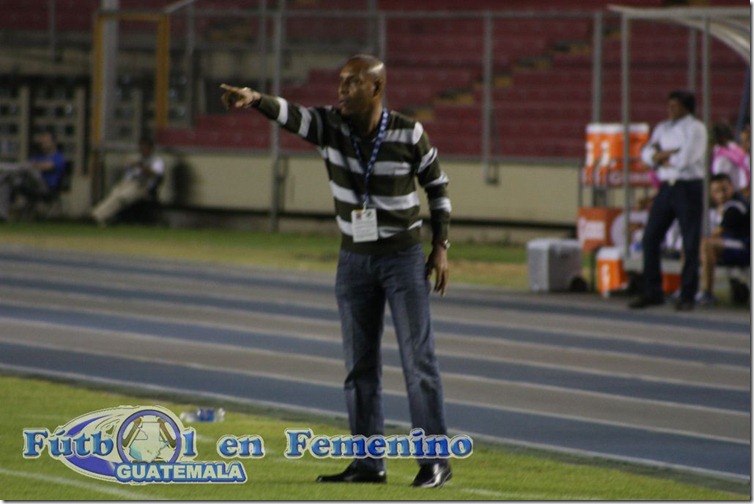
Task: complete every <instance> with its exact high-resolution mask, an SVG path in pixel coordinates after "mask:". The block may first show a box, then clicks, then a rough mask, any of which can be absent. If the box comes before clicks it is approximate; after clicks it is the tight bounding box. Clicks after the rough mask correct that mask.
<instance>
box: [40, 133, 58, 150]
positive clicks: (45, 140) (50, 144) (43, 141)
mask: <svg viewBox="0 0 754 504" xmlns="http://www.w3.org/2000/svg"><path fill="white" fill-rule="evenodd" d="M37 144H38V145H39V148H40V150H41V151H42V152H45V153H51V152H55V148H56V147H55V140H53V138H52V135H50V134H49V133H40V134H39V135H38V136H37Z"/></svg>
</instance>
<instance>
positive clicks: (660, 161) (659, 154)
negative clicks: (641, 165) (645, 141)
mask: <svg viewBox="0 0 754 504" xmlns="http://www.w3.org/2000/svg"><path fill="white" fill-rule="evenodd" d="M679 150H680V149H672V150H664V151H663V150H658V151H656V152H655V153H654V154H653V155H652V161H653V162H654V164H655V166H662V165H665V164H668V160H669V159H670V156H672V155H673V154H675V153H676V152H678V151H679Z"/></svg>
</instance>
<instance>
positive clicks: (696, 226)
mask: <svg viewBox="0 0 754 504" xmlns="http://www.w3.org/2000/svg"><path fill="white" fill-rule="evenodd" d="M703 195H704V182H703V181H702V180H678V181H676V182H675V183H674V184H670V183H668V182H663V183H662V184H661V185H660V190H659V192H658V193H657V196H656V197H655V199H654V202H653V203H652V208H651V209H650V211H649V218H648V219H647V226H646V228H645V229H644V237H643V238H642V249H643V251H644V294H645V295H646V296H647V297H648V298H651V299H655V300H657V299H662V298H663V292H662V272H661V270H660V259H661V256H660V246H661V245H662V242H663V241H664V239H665V234H666V233H667V231H668V229H669V228H670V225H671V224H672V223H673V221H674V220H675V219H678V224H679V226H680V228H681V237H682V238H683V269H682V270H681V300H683V301H693V300H694V297H695V296H696V291H697V290H698V288H699V244H700V241H701V236H702V214H703V199H702V198H703V197H704V196H703Z"/></svg>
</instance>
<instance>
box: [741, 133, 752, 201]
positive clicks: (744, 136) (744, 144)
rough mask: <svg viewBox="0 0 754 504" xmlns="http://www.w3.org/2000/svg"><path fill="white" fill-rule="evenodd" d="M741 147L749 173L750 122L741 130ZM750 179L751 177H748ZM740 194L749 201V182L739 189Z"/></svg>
mask: <svg viewBox="0 0 754 504" xmlns="http://www.w3.org/2000/svg"><path fill="white" fill-rule="evenodd" d="M740 143H741V149H742V150H743V151H744V162H745V163H746V168H747V169H748V171H749V174H751V124H747V125H746V127H744V129H743V130H742V131H741V142H740ZM749 180H751V177H750V179H749ZM741 194H742V195H743V196H745V197H746V199H748V200H749V201H751V184H749V185H747V186H746V187H745V188H744V189H742V190H741Z"/></svg>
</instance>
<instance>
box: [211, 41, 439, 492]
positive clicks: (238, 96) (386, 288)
mask: <svg viewBox="0 0 754 504" xmlns="http://www.w3.org/2000/svg"><path fill="white" fill-rule="evenodd" d="M339 77H340V83H339V85H338V87H337V91H338V94H337V96H338V104H337V106H336V107H332V106H326V107H313V108H306V107H302V106H299V105H295V104H293V103H289V102H288V101H287V100H285V99H284V98H281V97H276V96H268V95H263V94H261V93H259V92H258V91H255V90H253V89H250V88H247V87H243V88H241V87H235V86H228V85H225V84H223V85H222V89H224V90H225V93H224V95H223V102H224V103H225V104H226V106H227V107H228V108H230V107H233V108H249V107H253V108H255V109H256V110H257V111H259V112H260V113H262V114H263V115H265V116H266V117H267V118H269V119H272V120H276V121H277V122H278V123H279V124H280V125H281V126H282V127H283V128H285V129H286V130H288V131H290V132H292V133H296V134H298V135H299V136H301V137H302V138H303V139H305V140H307V141H308V142H310V143H312V144H314V145H315V146H317V147H318V149H319V152H320V153H321V155H322V157H323V158H324V160H325V166H326V167H327V172H328V178H329V179H330V180H329V182H330V189H331V191H332V195H333V199H334V203H335V211H336V222H337V223H338V227H339V228H340V231H341V248H340V256H339V260H338V270H337V274H336V278H335V292H336V298H337V302H338V312H339V314H340V318H341V332H342V337H343V352H344V357H345V361H346V378H345V383H344V390H345V396H346V405H347V410H348V417H349V423H350V427H351V434H353V435H362V436H364V437H366V438H369V437H370V436H373V435H383V434H384V413H383V400H382V355H381V354H382V351H381V348H380V347H381V341H382V333H383V327H384V317H385V306H386V304H388V305H389V306H390V311H391V313H392V316H393V326H394V328H395V333H396V336H397V339H398V348H399V351H400V354H401V362H402V365H403V375H404V379H405V382H406V389H407V393H408V403H409V411H410V415H411V424H412V427H413V428H415V429H423V430H424V433H425V435H437V436H444V435H447V427H446V422H445V406H444V400H443V390H442V380H441V376H440V369H439V365H438V361H437V357H436V354H435V350H434V335H433V331H432V324H431V320H430V310H429V293H430V285H429V281H428V277H429V276H430V274H431V273H432V272H434V273H435V275H436V279H435V285H434V290H435V291H436V292H440V293H442V294H444V293H445V289H446V287H447V282H448V259H447V253H448V252H447V249H448V247H449V242H448V226H449V221H450V211H451V206H450V199H449V198H448V196H447V189H446V186H447V185H448V177H447V175H446V174H445V173H444V172H443V171H442V170H441V168H440V163H439V161H438V156H437V149H436V148H435V147H433V146H432V145H431V144H430V142H429V138H428V136H427V133H426V132H425V131H424V127H423V126H422V125H421V123H419V122H417V121H415V120H412V119H410V118H408V117H405V116H403V115H401V114H399V113H397V112H394V111H389V110H387V109H386V108H385V107H383V105H382V98H383V96H384V93H385V85H386V69H385V64H384V63H383V62H382V61H380V60H379V59H377V58H375V57H373V56H369V55H357V56H353V57H351V58H350V59H349V60H348V61H346V63H345V64H344V65H343V66H342V67H341V69H340V76H339ZM417 182H418V184H419V185H420V186H421V187H422V188H423V189H424V191H425V192H426V194H427V199H428V200H429V209H430V221H431V224H432V235H433V236H432V251H431V252H430V254H429V257H427V258H425V255H424V251H423V249H422V244H421V235H420V229H421V224H422V220H421V219H420V218H419V209H420V202H419V195H418V193H417V187H416V183H417ZM417 462H419V466H420V469H419V473H418V474H417V476H416V478H414V481H413V482H412V486H415V487H422V488H430V487H434V488H437V487H440V486H442V485H443V484H445V482H447V481H448V480H449V479H450V478H451V476H452V473H451V469H450V464H449V463H448V461H447V459H435V458H426V459H418V460H417ZM386 480H387V475H386V471H385V460H384V458H378V457H377V458H373V457H367V458H358V459H355V460H353V462H352V463H351V464H350V465H349V466H348V467H347V468H346V470H345V471H343V472H341V473H338V474H332V475H322V476H319V478H318V479H317V481H318V482H320V483H385V482H386Z"/></svg>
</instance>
